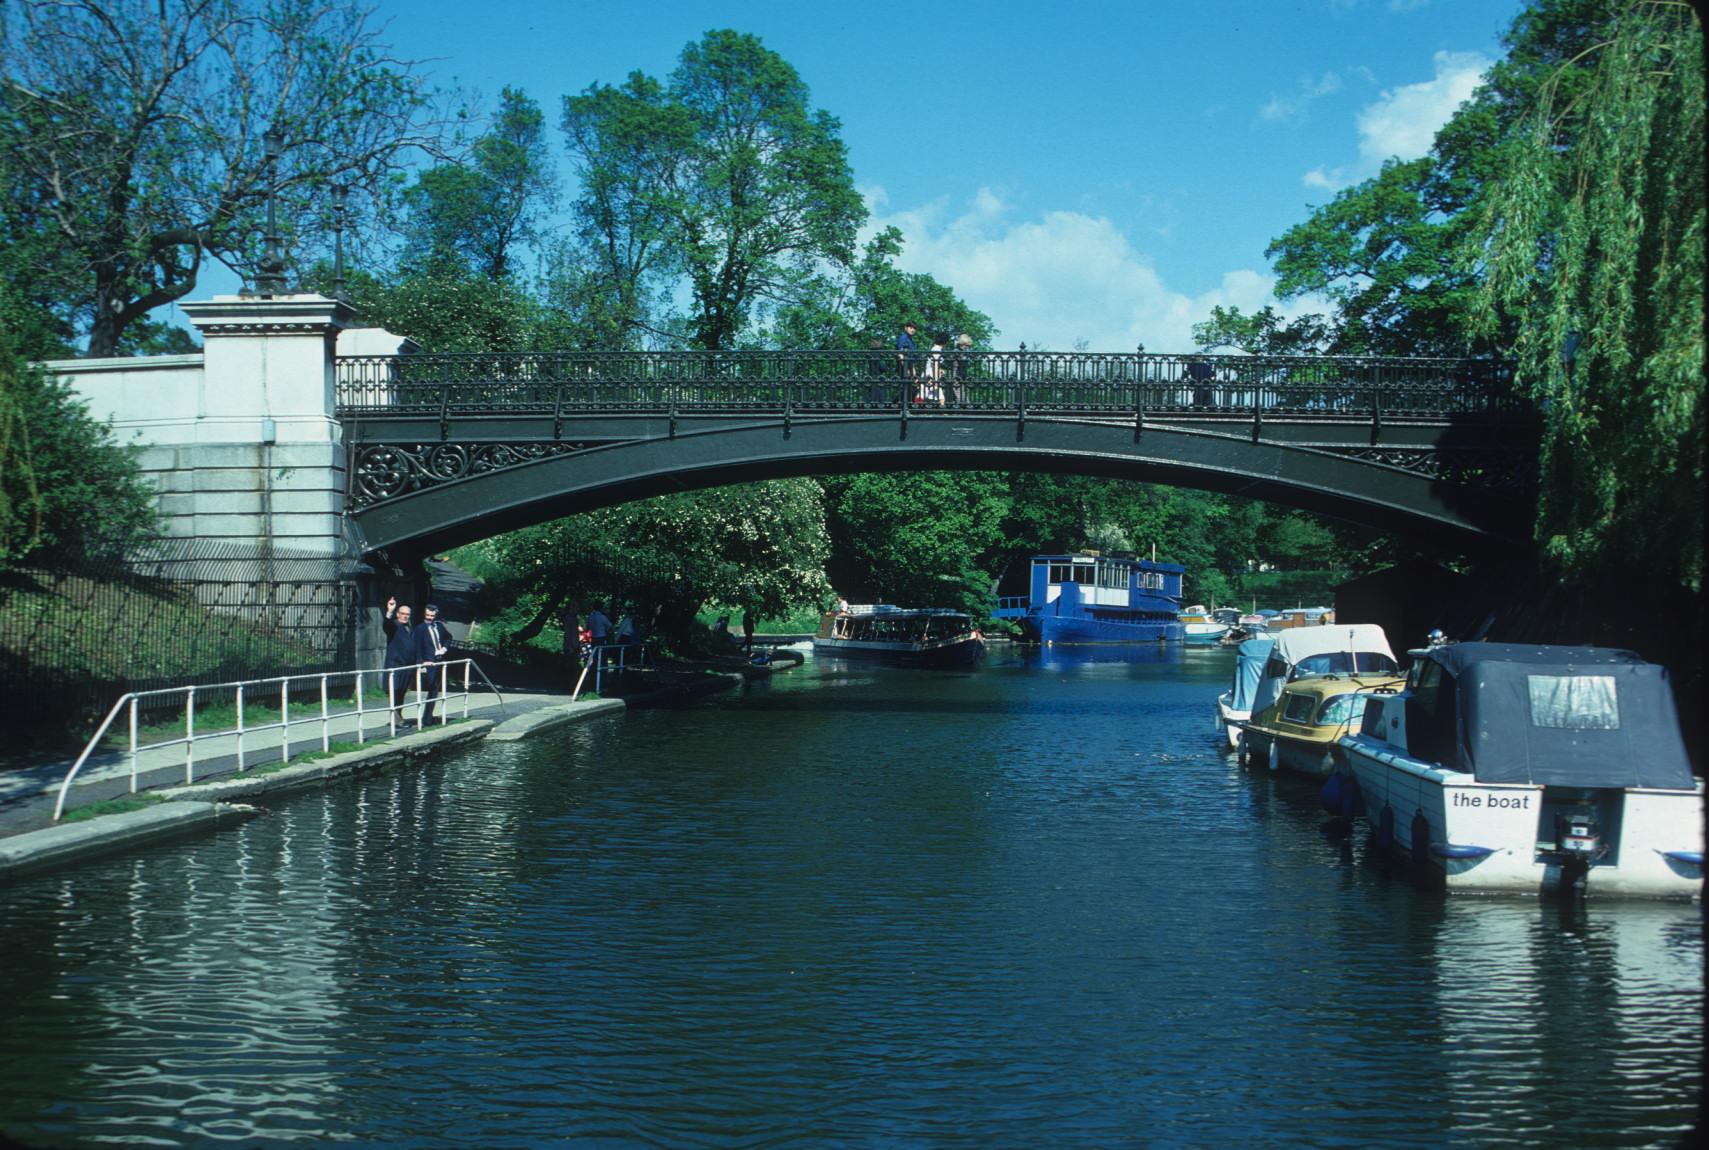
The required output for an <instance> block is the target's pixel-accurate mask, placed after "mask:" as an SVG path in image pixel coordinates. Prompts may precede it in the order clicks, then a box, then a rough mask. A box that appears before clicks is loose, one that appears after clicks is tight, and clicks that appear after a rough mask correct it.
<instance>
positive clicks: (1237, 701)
mask: <svg viewBox="0 0 1709 1150" xmlns="http://www.w3.org/2000/svg"><path fill="white" fill-rule="evenodd" d="M1275 645H1276V638H1275V636H1274V635H1265V636H1261V637H1260V638H1256V639H1246V640H1243V641H1242V642H1241V644H1240V646H1239V647H1238V648H1236V650H1235V655H1234V690H1233V692H1232V694H1231V696H1230V698H1229V703H1228V705H1229V708H1230V709H1231V710H1234V711H1239V712H1242V713H1245V714H1251V712H1252V700H1253V699H1254V698H1255V697H1256V696H1257V694H1258V684H1260V683H1262V682H1263V681H1264V664H1265V663H1267V662H1269V660H1270V651H1271V649H1272V648H1273V647H1275Z"/></svg>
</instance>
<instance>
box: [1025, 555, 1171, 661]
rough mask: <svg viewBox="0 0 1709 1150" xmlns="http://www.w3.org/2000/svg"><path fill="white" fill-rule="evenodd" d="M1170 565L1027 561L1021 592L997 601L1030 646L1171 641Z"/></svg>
mask: <svg viewBox="0 0 1709 1150" xmlns="http://www.w3.org/2000/svg"><path fill="white" fill-rule="evenodd" d="M1185 570H1186V568H1184V567H1182V566H1181V565H1180V564H1178V563H1158V562H1156V561H1155V560H1149V559H1137V558H1133V557H1131V556H1116V555H1035V556H1033V558H1032V560H1031V562H1030V564H1029V567H1028V583H1027V594H1025V595H1016V596H1006V597H1002V598H999V599H998V600H997V610H996V611H995V612H993V615H992V617H993V618H997V619H1013V620H1015V621H1016V622H1017V623H1019V624H1020V627H1021V632H1022V634H1023V635H1024V636H1025V637H1026V638H1027V639H1029V640H1031V641H1033V642H1035V643H1044V644H1047V645H1050V644H1056V643H1140V642H1149V643H1155V642H1179V641H1181V639H1182V638H1183V636H1184V634H1185V632H1184V630H1183V628H1182V626H1181V624H1180V622H1179V621H1178V620H1177V619H1176V618H1175V615H1176V613H1177V612H1178V611H1179V610H1180V609H1181V575H1182V573H1183V572H1184V571H1185Z"/></svg>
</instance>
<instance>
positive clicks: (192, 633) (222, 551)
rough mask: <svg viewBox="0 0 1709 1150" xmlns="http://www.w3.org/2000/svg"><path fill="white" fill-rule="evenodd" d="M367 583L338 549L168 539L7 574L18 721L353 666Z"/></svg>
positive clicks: (54, 728)
mask: <svg viewBox="0 0 1709 1150" xmlns="http://www.w3.org/2000/svg"><path fill="white" fill-rule="evenodd" d="M356 623H357V591H356V586H355V584H354V583H353V582H352V581H351V580H350V577H349V573H348V572H347V571H345V570H344V564H343V563H342V562H341V561H340V560H339V559H337V558H334V557H328V556H316V555H301V554H292V553H288V552H279V551H268V550H266V549H263V548H261V547H259V546H242V545H234V544H216V543H210V542H207V541H200V540H166V541H162V542H160V543H159V544H157V545H155V546H154V547H153V548H152V549H151V550H150V551H149V552H148V553H147V554H144V555H139V556H135V557H132V558H130V559H126V560H116V559H115V560H109V561H105V562H93V563H84V564H80V565H78V566H75V567H72V568H65V569H53V568H37V567H29V566H23V567H13V568H10V569H8V570H7V571H5V572H3V573H0V687H3V688H4V692H5V698H6V700H7V705H8V711H9V714H10V716H11V717H10V719H9V720H8V728H9V729H10V730H13V731H21V732H22V733H23V734H24V735H26V736H27V737H31V738H32V741H36V742H54V741H58V736H63V735H74V736H76V737H78V738H82V737H87V734H88V732H87V730H85V729H82V725H83V724H84V723H85V722H86V721H87V720H88V719H89V718H90V717H91V716H96V717H98V716H99V715H100V714H101V713H104V712H105V710H106V709H107V708H108V707H110V706H111V705H112V703H113V701H114V700H115V699H116V698H118V697H119V696H120V695H122V694H124V693H125V692H127V691H143V690H153V689H156V688H160V687H167V686H181V685H184V684H187V683H215V682H222V681H228V680H234V679H242V678H258V677H265V676H272V675H283V674H294V673H299V672H311V671H321V670H333V669H342V668H349V667H352V666H354V659H355V643H356Z"/></svg>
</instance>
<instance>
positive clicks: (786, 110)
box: [563, 29, 866, 349]
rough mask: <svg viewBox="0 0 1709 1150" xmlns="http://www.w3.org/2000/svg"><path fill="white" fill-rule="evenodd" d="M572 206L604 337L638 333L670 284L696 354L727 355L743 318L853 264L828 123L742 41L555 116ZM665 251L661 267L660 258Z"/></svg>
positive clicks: (709, 45)
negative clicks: (610, 330) (634, 329)
mask: <svg viewBox="0 0 1709 1150" xmlns="http://www.w3.org/2000/svg"><path fill="white" fill-rule="evenodd" d="M563 124H564V131H565V135H566V139H567V141H568V143H569V146H570V150H571V152H572V153H573V154H574V155H575V157H576V160H577V166H578V174H579V175H580V177H581V180H582V184H583V187H584V189H585V190H584V194H583V196H582V197H581V199H579V200H578V201H577V204H576V214H577V217H578V225H579V228H580V233H581V236H582V240H583V242H584V244H585V245H586V246H587V247H588V248H589V249H590V250H591V252H592V253H593V255H594V258H593V260H592V261H591V266H592V267H593V268H594V269H595V273H594V274H595V277H596V280H597V281H598V282H599V283H600V284H602V285H603V286H604V287H605V289H606V290H607V291H608V292H609V293H610V294H611V296H612V297H613V299H614V301H615V302H614V303H613V304H612V305H611V306H610V307H609V308H608V309H606V310H607V311H608V312H609V314H610V315H611V317H612V319H613V321H614V322H616V323H620V324H624V325H629V326H632V325H635V324H638V323H639V322H641V312H642V308H641V301H642V300H643V299H644V298H645V297H646V296H647V294H648V292H649V290H650V285H649V284H648V282H647V281H648V279H649V278H650V277H652V276H655V275H658V274H661V273H663V272H665V271H666V270H667V269H668V270H671V271H680V272H681V273H682V275H683V276H685V277H686V280H687V286H688V293H689V295H690V297H691V298H692V300H693V314H692V317H691V320H690V325H691V328H692V332H693V338H694V341H695V343H696V344H698V345H699V346H700V347H703V348H707V349H718V348H724V347H731V346H734V344H735V341H736V340H737V339H738V337H739V336H740V334H741V332H742V330H743V328H744V327H745V326H746V324H747V322H748V320H749V319H750V317H751V315H752V312H753V309H754V307H755V305H756V304H758V303H760V302H762V301H779V300H782V299H785V298H787V296H788V294H789V292H790V289H791V287H792V285H793V284H794V283H796V282H797V281H798V280H799V279H800V278H801V277H802V276H804V275H806V274H808V273H810V272H811V271H812V269H813V268H814V267H815V265H817V264H818V263H820V262H830V263H832V264H847V263H849V262H850V261H852V260H853V258H854V247H855V232H856V230H857V229H858V228H859V226H860V224H861V223H862V221H863V220H864V219H865V218H866V209H865V205H864V204H863V203H862V202H861V198H860V195H859V193H857V192H856V191H855V188H854V179H853V175H852V173H851V172H850V170H849V164H848V155H847V151H846V149H845V148H844V146H843V142H842V138H841V135H840V125H839V124H838V122H837V120H836V119H835V118H834V117H833V116H831V115H830V114H829V113H827V112H825V111H823V110H810V109H809V107H808V92H807V85H806V84H805V83H804V82H803V81H802V80H801V77H800V76H799V75H798V74H797V73H796V71H795V69H794V68H792V67H791V66H790V65H789V64H788V63H787V62H786V61H785V60H784V59H783V58H782V57H781V56H779V55H777V53H775V52H772V51H771V50H770V49H768V48H766V47H765V46H764V45H763V44H762V43H761V42H760V40H759V38H758V37H756V36H752V35H747V34H744V33H739V32H733V31H730V30H728V29H722V30H717V31H712V32H708V33H707V34H706V35H705V36H704V37H702V38H701V39H700V40H699V41H698V42H696V43H692V44H689V45H688V46H687V47H685V48H684V49H683V51H682V55H681V56H680V57H679V59H678V62H677V67H676V69H675V70H674V71H673V72H672V73H671V76H670V82H669V84H668V86H663V85H660V84H659V83H658V82H657V81H655V80H652V79H651V78H649V77H647V76H644V75H641V74H639V73H636V74H632V75H631V76H630V77H629V79H628V80H627V81H626V82H625V83H624V85H623V86H622V87H620V88H612V87H609V86H606V85H598V84H596V85H594V86H593V87H590V88H589V89H587V90H586V91H585V92H584V93H582V94H581V95H580V96H575V97H571V98H569V99H567V100H565V102H564V121H563ZM661 248H668V249H669V251H668V257H667V255H666V254H665V253H664V252H663V251H661Z"/></svg>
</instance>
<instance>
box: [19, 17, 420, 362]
mask: <svg viewBox="0 0 1709 1150" xmlns="http://www.w3.org/2000/svg"><path fill="white" fill-rule="evenodd" d="M0 71H3V77H0V171H3V172H4V173H5V183H6V184H7V185H8V186H10V187H12V188H22V189H23V192H24V197H25V198H24V199H23V200H22V201H20V202H22V203H25V204H27V205H28V212H29V215H28V218H27V219H20V218H19V217H17V216H14V215H13V213H12V209H11V208H8V209H7V212H8V215H7V221H6V222H7V230H8V231H9V232H11V231H13V230H14V228H16V227H20V226H21V227H24V228H25V229H26V230H30V231H32V232H33V233H34V234H35V235H37V236H38V237H39V236H40V235H42V234H43V230H45V234H47V235H51V237H52V240H51V242H52V243H53V244H55V245H57V246H58V247H59V248H60V249H61V250H62V251H63V253H64V257H63V259H64V263H56V264H55V265H54V266H55V269H56V271H60V272H63V271H64V270H65V266H66V265H69V266H70V268H71V269H72V270H74V271H75V274H76V282H75V285H74V287H73V288H72V289H71V290H70V291H69V294H67V295H66V296H65V297H64V298H63V299H61V300H59V301H57V305H56V309H57V313H58V315H59V318H60V321H61V323H62V324H63V325H64V327H65V328H66V329H68V330H70V331H72V332H74V333H76V334H77V335H82V336H87V339H88V350H89V354H91V355H95V356H103V355H112V354H115V353H116V352H117V351H119V350H121V347H122V340H123V336H124V333H125V331H126V329H127V328H128V327H130V325H132V324H133V323H135V322H136V321H138V320H139V319H141V318H143V317H144V316H146V315H147V314H148V313H149V312H151V311H152V310H154V309H155V308H158V307H161V306H163V305H165V304H168V303H171V302H172V301H174V300H177V299H181V298H183V297H184V296H185V295H187V294H189V293H190V292H191V291H192V290H194V288H195V286H196V282H197V278H198V275H199V274H200V271H201V268H202V266H203V261H204V260H205V259H208V258H213V259H216V260H219V261H221V262H222V263H225V264H227V265H228V266H230V267H232V268H233V269H234V270H237V271H239V272H240V273H247V272H253V271H254V270H255V268H256V265H257V262H258V258H259V256H260V255H261V254H262V253H261V250H260V242H259V241H260V236H261V234H262V231H263V226H262V207H263V205H264V203H265V201H266V197H267V193H268V188H269V184H270V183H276V186H277V190H278V193H279V195H280V197H281V201H282V207H283V209H284V217H285V218H284V222H285V225H286V226H287V227H288V228H289V229H291V230H292V231H295V232H297V233H298V234H305V235H312V233H313V232H314V230H315V229H316V228H317V227H318V226H319V223H318V221H319V214H318V213H317V212H315V211H312V210H311V206H310V202H311V200H312V199H313V198H314V197H315V196H316V195H317V194H318V193H319V192H320V191H322V190H324V188H325V187H326V185H328V184H329V183H331V182H334V181H339V182H345V183H349V184H352V185H353V186H355V187H356V188H358V189H359V190H366V191H367V192H369V193H372V194H371V195H369V196H366V197H362V196H359V197H357V198H356V202H357V203H358V204H362V203H370V204H371V203H373V202H375V200H376V198H377V196H378V194H379V193H380V191H381V190H382V186H383V184H384V182H385V181H386V180H387V179H388V177H389V176H390V175H391V174H392V173H394V172H396V171H398V170H399V169H400V168H401V165H402V164H403V162H404V161H405V160H406V158H407V155H406V153H408V152H409V151H410V149H411V148H412V147H413V146H414V145H418V144H430V143H432V142H433V141H434V140H435V139H436V138H437V132H436V130H435V128H434V125H433V123H432V122H431V116H430V114H429V112H428V110H427V105H426V92H425V89H424V86H423V82H422V81H421V80H420V78H419V77H417V76H416V75H415V74H413V73H412V72H411V70H410V68H409V66H408V65H407V64H402V63H400V62H398V61H396V60H393V59H392V58H390V56H389V55H388V54H387V51H386V49H385V47H384V45H383V44H382V43H381V42H380V40H379V32H378V31H377V29H376V28H375V27H374V25H373V24H372V23H371V21H370V18H369V11H368V9H366V8H364V7H361V6H360V5H359V4H358V3H356V2H355V0H271V2H269V3H265V4H263V3H260V2H259V0H13V3H11V4H9V5H8V6H7V17H6V19H4V20H3V21H0ZM269 128H273V129H277V130H278V131H279V132H280V133H281V135H282V140H283V153H282V156H281V158H280V160H279V163H278V168H277V176H276V179H273V178H270V176H269V167H268V164H267V160H266V156H265V148H264V147H263V136H264V134H265V132H266V130H267V129H269Z"/></svg>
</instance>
